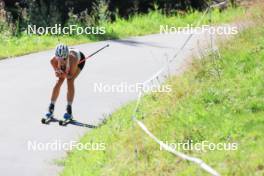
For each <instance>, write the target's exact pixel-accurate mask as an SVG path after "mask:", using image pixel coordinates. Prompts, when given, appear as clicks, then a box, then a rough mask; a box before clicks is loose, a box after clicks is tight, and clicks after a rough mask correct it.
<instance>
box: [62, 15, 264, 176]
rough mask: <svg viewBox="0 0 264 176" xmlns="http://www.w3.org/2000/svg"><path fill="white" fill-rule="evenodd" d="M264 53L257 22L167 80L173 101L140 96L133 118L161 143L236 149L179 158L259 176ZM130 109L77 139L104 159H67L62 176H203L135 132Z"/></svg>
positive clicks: (263, 34) (84, 154)
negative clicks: (99, 146)
mask: <svg viewBox="0 0 264 176" xmlns="http://www.w3.org/2000/svg"><path fill="white" fill-rule="evenodd" d="M261 18H262V19H263V16H262V17H261ZM263 46H264V26H263V21H262V22H261V25H258V26H256V27H254V28H253V27H251V28H249V29H247V30H245V31H244V32H242V33H241V34H239V35H238V36H236V37H235V39H233V40H231V41H228V42H227V43H225V45H224V46H222V47H221V49H220V51H221V58H220V59H218V60H214V59H212V58H211V57H210V56H209V57H208V58H205V59H204V60H201V61H195V62H194V63H193V64H192V66H191V68H190V69H189V71H187V72H186V73H184V74H183V75H182V76H179V77H174V78H172V79H170V80H169V81H168V82H167V84H170V85H172V88H173V90H172V92H171V93H155V94H150V95H147V96H145V97H144V99H143V103H142V105H141V106H140V112H139V113H138V118H139V119H141V120H142V121H143V122H144V123H145V124H146V126H147V127H148V128H149V130H150V131H151V132H153V133H154V135H156V136H157V137H158V138H159V139H161V140H163V141H169V142H171V143H177V142H188V141H189V142H190V140H193V142H194V143H196V142H202V141H209V142H213V143H238V150H235V151H205V152H198V151H184V152H185V153H187V154H189V155H191V156H197V157H199V158H201V159H203V160H204V161H205V162H206V163H208V164H209V165H211V166H212V167H213V168H215V169H216V170H217V171H219V172H220V173H221V174H222V175H237V176H243V175H245V176H248V175H263V174H264V164H263V163H264V152H263V145H264V137H263V134H264V119H263V116H264V91H263V86H264V79H263V77H264V73H263V70H264V47H263ZM217 73H220V77H219V76H218V74H217ZM134 105H135V103H130V104H128V105H126V106H125V107H123V108H121V109H119V110H118V111H117V112H115V113H113V114H112V115H111V116H110V117H109V118H108V120H107V121H106V123H105V124H103V125H102V126H101V127H100V128H98V129H95V130H92V131H91V132H89V133H87V134H86V135H85V136H84V137H83V138H82V139H81V142H82V143H89V142H104V143H106V150H105V151H77V150H74V151H72V152H70V153H69V155H68V157H67V158H66V159H65V160H63V162H62V164H63V165H64V166H65V169H64V170H63V172H62V173H61V175H62V176H71V175H78V176H90V175H91V176H95V175H100V176H101V175H107V176H111V175H113V176H119V175H122V176H123V175H146V176H148V175H149V176H153V175H206V173H205V172H204V171H203V170H201V169H200V168H198V167H197V166H196V165H195V164H192V163H189V162H186V161H181V160H180V159H179V158H177V157H175V156H174V155H172V154H170V153H167V152H165V151H160V150H159V146H158V145H157V144H156V143H154V142H153V141H152V140H151V139H150V138H149V137H148V136H147V135H146V134H144V133H143V132H142V131H141V130H140V129H139V128H138V127H137V126H133V125H132V122H131V113H132V111H133V107H134ZM135 146H137V151H138V155H137V159H135V154H134V149H135Z"/></svg>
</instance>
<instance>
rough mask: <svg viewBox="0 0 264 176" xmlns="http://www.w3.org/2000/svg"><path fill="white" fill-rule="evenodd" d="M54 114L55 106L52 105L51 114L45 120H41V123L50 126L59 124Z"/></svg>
mask: <svg viewBox="0 0 264 176" xmlns="http://www.w3.org/2000/svg"><path fill="white" fill-rule="evenodd" d="M53 112H54V105H53V104H50V106H49V112H48V113H47V114H46V117H45V118H42V119H41V123H43V124H46V125H48V124H49V123H50V122H58V120H57V119H55V118H54V115H53Z"/></svg>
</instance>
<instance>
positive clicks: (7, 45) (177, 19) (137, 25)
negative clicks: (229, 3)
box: [0, 8, 245, 59]
mask: <svg viewBox="0 0 264 176" xmlns="http://www.w3.org/2000/svg"><path fill="white" fill-rule="evenodd" d="M213 14H214V15H213V17H214V19H213V22H214V23H223V22H230V21H233V20H234V19H236V18H238V17H240V16H243V14H245V10H244V9H243V8H229V9H228V10H226V11H224V12H222V13H220V12H219V11H218V10H215V11H214V12H213ZM201 15H202V13H201V12H197V11H194V12H191V13H188V14H186V15H175V16H165V15H162V13H161V12H159V11H152V12H150V13H148V14H146V15H135V16H133V17H131V18H129V19H128V20H125V19H124V18H118V17H117V19H116V21H115V22H113V23H110V22H104V23H102V24H101V26H104V27H105V28H106V30H107V31H106V34H104V35H96V36H95V35H79V36H77V35H72V36H66V35H64V36H51V35H45V36H37V35H33V36H29V35H27V34H25V33H22V34H20V35H19V36H17V37H15V36H10V35H5V34H3V33H1V35H0V39H1V40H0V59H1V58H6V57H13V56H18V55H23V54H27V53H32V52H36V51H41V50H46V49H50V48H53V47H54V46H55V45H56V44H58V43H59V42H63V43H67V44H68V45H73V44H80V43H86V42H92V41H99V40H106V39H118V38H123V37H129V36H138V35H145V34H152V33H158V32H159V30H160V25H169V26H186V25H187V24H192V23H196V22H197V20H198V19H199V18H200V17H201ZM206 23H208V19H206V20H205V21H203V24H206Z"/></svg>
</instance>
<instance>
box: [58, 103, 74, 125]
mask: <svg viewBox="0 0 264 176" xmlns="http://www.w3.org/2000/svg"><path fill="white" fill-rule="evenodd" d="M66 111H67V112H66V113H65V114H64V116H63V118H64V120H60V121H59V125H60V126H67V125H68V124H69V123H72V122H73V121H74V120H73V117H72V108H71V106H70V105H68V106H67V109H66Z"/></svg>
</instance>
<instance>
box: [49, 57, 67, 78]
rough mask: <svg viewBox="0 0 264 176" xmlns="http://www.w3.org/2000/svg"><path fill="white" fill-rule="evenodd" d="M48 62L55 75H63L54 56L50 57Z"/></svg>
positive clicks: (59, 76)
mask: <svg viewBox="0 0 264 176" xmlns="http://www.w3.org/2000/svg"><path fill="white" fill-rule="evenodd" d="M50 64H51V66H52V67H53V69H54V71H55V75H56V77H58V78H62V77H63V76H64V75H63V71H62V70H61V69H60V68H58V61H57V60H56V59H55V57H52V58H51V60H50Z"/></svg>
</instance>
